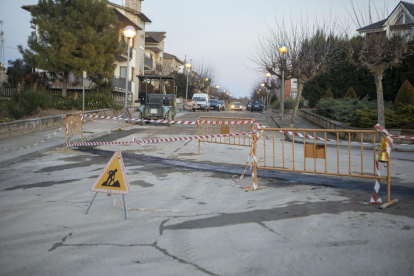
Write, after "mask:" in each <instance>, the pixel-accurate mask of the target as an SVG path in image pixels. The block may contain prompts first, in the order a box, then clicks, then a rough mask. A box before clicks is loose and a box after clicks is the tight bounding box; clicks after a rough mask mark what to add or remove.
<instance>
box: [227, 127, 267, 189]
mask: <svg viewBox="0 0 414 276" xmlns="http://www.w3.org/2000/svg"><path fill="white" fill-rule="evenodd" d="M258 128H263V126H260V125H259V124H256V123H255V124H254V125H253V127H252V132H251V135H250V136H251V137H252V146H251V147H250V151H249V155H248V157H247V162H246V166H245V167H244V171H243V173H242V174H241V175H240V177H239V179H235V177H237V176H238V175H233V176H232V179H233V183H232V185H233V187H236V188H241V189H244V190H245V191H249V189H250V187H241V186H238V185H237V184H236V183H237V182H239V181H241V180H242V179H243V177H244V174H245V173H246V170H247V167H248V166H249V165H250V172H251V173H252V183H253V185H252V188H253V190H257V182H255V179H256V178H255V175H254V172H253V171H252V168H253V167H254V166H256V164H257V157H256V155H255V154H254V145H255V144H256V145H257V141H258V139H259V138H260V137H261V132H263V131H258ZM256 173H257V172H256Z"/></svg>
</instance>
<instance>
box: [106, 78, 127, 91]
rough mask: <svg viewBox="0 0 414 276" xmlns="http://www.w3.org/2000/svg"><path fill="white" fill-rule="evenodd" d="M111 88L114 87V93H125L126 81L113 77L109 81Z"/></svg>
mask: <svg viewBox="0 0 414 276" xmlns="http://www.w3.org/2000/svg"><path fill="white" fill-rule="evenodd" d="M111 83H112V86H113V87H114V90H115V91H119V92H122V91H123V92H125V86H126V80H125V79H121V78H119V77H117V76H116V77H114V78H113V79H112V80H111ZM131 85H132V84H131V81H129V82H128V91H131Z"/></svg>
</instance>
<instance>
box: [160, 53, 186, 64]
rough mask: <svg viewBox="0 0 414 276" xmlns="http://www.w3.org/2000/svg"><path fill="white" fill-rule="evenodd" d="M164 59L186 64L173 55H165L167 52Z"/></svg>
mask: <svg viewBox="0 0 414 276" xmlns="http://www.w3.org/2000/svg"><path fill="white" fill-rule="evenodd" d="M164 59H175V60H177V61H178V62H179V63H181V64H184V62H182V61H181V60H180V59H179V58H178V57H176V56H174V55H171V54H168V53H165V52H164Z"/></svg>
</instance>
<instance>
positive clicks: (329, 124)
mask: <svg viewBox="0 0 414 276" xmlns="http://www.w3.org/2000/svg"><path fill="white" fill-rule="evenodd" d="M299 115H300V116H302V118H305V119H306V120H308V121H310V122H312V123H314V124H316V125H318V126H320V127H321V128H324V129H344V130H347V129H355V130H367V129H365V128H356V127H350V126H348V125H345V124H342V123H340V122H337V121H334V120H331V119H328V118H326V117H323V116H321V115H318V114H315V113H312V112H310V111H307V110H304V109H300V110H299ZM372 129H374V128H372ZM387 130H388V132H389V133H390V134H392V135H402V136H414V130H410V129H404V130H401V129H387ZM380 137H381V136H379V135H375V141H376V142H379V141H380V139H381V138H380ZM339 138H340V139H341V140H348V134H347V133H342V134H339ZM351 140H352V141H358V142H360V141H361V135H360V134H356V133H351ZM363 141H364V142H373V141H374V137H373V135H372V134H364V135H363ZM394 143H397V144H414V141H413V140H402V139H394Z"/></svg>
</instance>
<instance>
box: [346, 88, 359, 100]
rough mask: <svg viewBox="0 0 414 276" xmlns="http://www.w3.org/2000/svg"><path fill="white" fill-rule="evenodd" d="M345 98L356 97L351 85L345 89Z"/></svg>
mask: <svg viewBox="0 0 414 276" xmlns="http://www.w3.org/2000/svg"><path fill="white" fill-rule="evenodd" d="M345 98H351V99H356V98H358V96H357V93H356V92H355V89H354V88H353V87H352V86H351V87H349V89H348V91H346V93H345Z"/></svg>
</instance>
